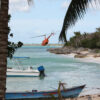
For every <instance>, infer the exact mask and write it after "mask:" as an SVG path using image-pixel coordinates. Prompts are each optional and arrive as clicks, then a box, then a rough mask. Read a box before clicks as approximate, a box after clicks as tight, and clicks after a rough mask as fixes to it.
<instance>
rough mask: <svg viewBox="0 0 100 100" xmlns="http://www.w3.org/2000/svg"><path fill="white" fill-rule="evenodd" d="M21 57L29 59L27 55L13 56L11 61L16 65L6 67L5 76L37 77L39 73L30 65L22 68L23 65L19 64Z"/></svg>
mask: <svg viewBox="0 0 100 100" xmlns="http://www.w3.org/2000/svg"><path fill="white" fill-rule="evenodd" d="M21 59H29V57H13V59H12V63H13V65H17V69H15V68H7V77H38V76H39V74H40V73H39V71H38V70H35V69H33V68H32V67H28V68H27V69H25V70H24V67H23V66H22V65H20V61H21Z"/></svg>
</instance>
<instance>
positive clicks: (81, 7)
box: [59, 0, 100, 42]
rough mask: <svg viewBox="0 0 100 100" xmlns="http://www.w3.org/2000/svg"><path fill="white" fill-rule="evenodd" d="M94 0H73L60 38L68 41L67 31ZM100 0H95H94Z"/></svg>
mask: <svg viewBox="0 0 100 100" xmlns="http://www.w3.org/2000/svg"><path fill="white" fill-rule="evenodd" d="M91 1H93V0H71V3H70V5H69V7H68V10H67V12H66V15H65V19H64V22H63V27H62V30H61V33H60V36H59V40H61V41H63V42H67V39H66V33H67V30H68V28H69V27H71V26H73V25H75V23H76V21H77V20H78V19H79V18H82V17H83V16H84V14H85V13H86V10H87V7H88V4H89V3H90V2H91ZM96 1H99V2H100V0H94V2H96Z"/></svg>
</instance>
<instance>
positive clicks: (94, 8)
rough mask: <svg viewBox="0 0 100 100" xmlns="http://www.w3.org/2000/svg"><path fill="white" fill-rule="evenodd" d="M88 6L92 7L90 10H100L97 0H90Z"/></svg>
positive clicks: (99, 3)
mask: <svg viewBox="0 0 100 100" xmlns="http://www.w3.org/2000/svg"><path fill="white" fill-rule="evenodd" d="M89 8H90V9H92V10H100V2H99V0H92V2H91V3H89Z"/></svg>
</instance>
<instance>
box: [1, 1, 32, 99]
mask: <svg viewBox="0 0 100 100" xmlns="http://www.w3.org/2000/svg"><path fill="white" fill-rule="evenodd" d="M27 1H28V4H29V5H30V4H31V2H32V0H27ZM8 10H9V0H0V100H5V91H6V70H7V55H8V49H7V47H8V34H9V27H8V20H9V15H8Z"/></svg>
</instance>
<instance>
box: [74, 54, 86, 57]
mask: <svg viewBox="0 0 100 100" xmlns="http://www.w3.org/2000/svg"><path fill="white" fill-rule="evenodd" d="M86 56H87V54H77V55H75V56H74V58H85V57H86Z"/></svg>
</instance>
